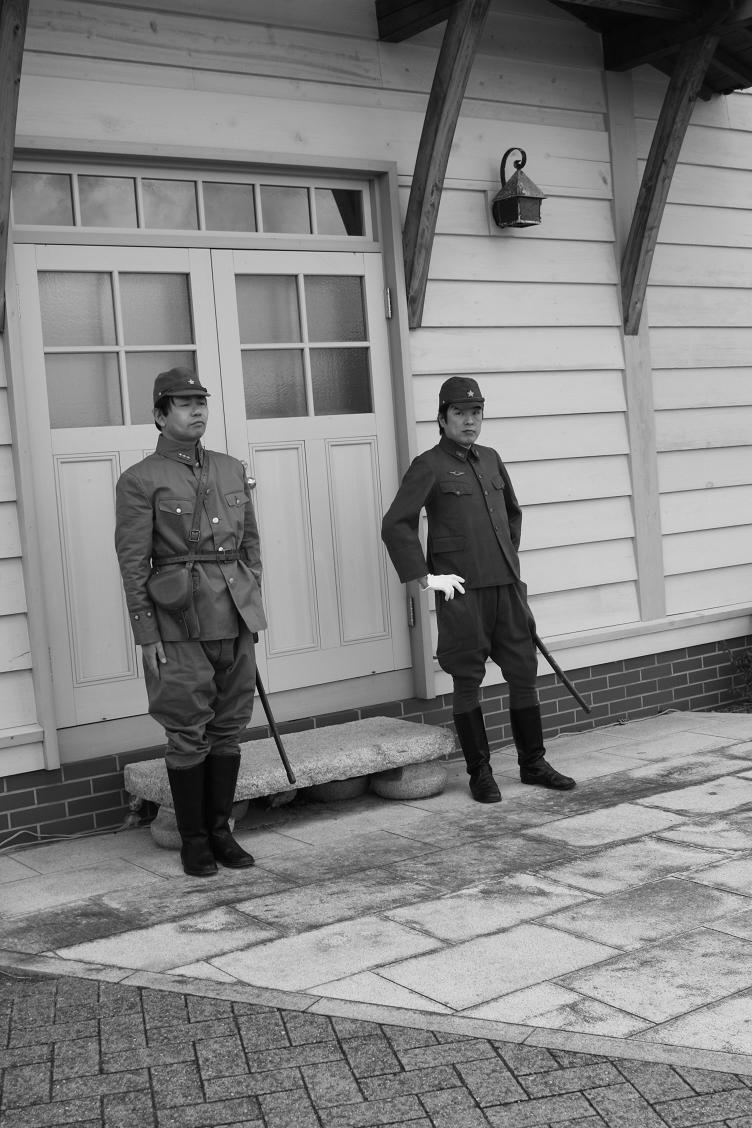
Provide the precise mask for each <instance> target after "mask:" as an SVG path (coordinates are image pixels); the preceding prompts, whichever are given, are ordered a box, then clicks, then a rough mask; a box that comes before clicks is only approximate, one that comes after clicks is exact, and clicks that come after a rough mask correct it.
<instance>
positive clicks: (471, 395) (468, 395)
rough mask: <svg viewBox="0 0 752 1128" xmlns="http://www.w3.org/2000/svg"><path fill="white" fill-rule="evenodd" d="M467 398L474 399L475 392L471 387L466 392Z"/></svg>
mask: <svg viewBox="0 0 752 1128" xmlns="http://www.w3.org/2000/svg"><path fill="white" fill-rule="evenodd" d="M467 398H468V399H475V392H474V391H473V389H472V388H471V389H470V391H469V392H468V393H467Z"/></svg>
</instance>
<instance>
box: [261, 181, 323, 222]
mask: <svg viewBox="0 0 752 1128" xmlns="http://www.w3.org/2000/svg"><path fill="white" fill-rule="evenodd" d="M261 218H262V221H263V224H264V231H295V232H303V233H305V234H310V231H311V211H310V208H309V206H308V189H307V188H289V187H287V186H279V187H271V186H270V185H268V184H262V186H261Z"/></svg>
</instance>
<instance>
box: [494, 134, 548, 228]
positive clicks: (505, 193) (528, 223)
mask: <svg viewBox="0 0 752 1128" xmlns="http://www.w3.org/2000/svg"><path fill="white" fill-rule="evenodd" d="M514 152H517V153H521V154H522V159H521V160H516V161H515V162H514V167H515V168H516V169H517V171H516V172H515V173H513V175H512V176H510V178H509V180H507V178H506V163H507V159H508V157H509V155H510V153H514ZM526 162H527V154H526V152H525V150H524V149H518V148H516V146H515V147H514V148H511V149H507V151H506V153H505V154H504V156H503V157H502V158H501V167H500V169H499V175H500V177H501V191H500V192H497V193H496V195H495V196H494V198H493V203H492V204H491V212H492V214H493V217H494V223H495V224H496V226H497V227H534V226H535V224H536V223H540V221H541V214H540V212H541V200H545V198H546V197H545V195H544V194H543V192H541V190H540V188H538V187H537V185H535V184H533V182H532V180H531V179H530V177H529V176H525V173H524V172H523V171H522V169H523V168H524V167H525V164H526Z"/></svg>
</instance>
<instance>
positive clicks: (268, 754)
mask: <svg viewBox="0 0 752 1128" xmlns="http://www.w3.org/2000/svg"><path fill="white" fill-rule="evenodd" d="M282 742H283V744H284V748H285V751H286V752H287V757H288V759H289V761H290V766H291V767H292V770H293V772H294V774H295V783H294V784H291V783H290V782H289V780H288V778H287V773H286V772H285V769H284V767H283V765H282V761H281V760H280V757H279V752H278V751H277V746H276V744H275V743H274V740H273V739H272V738H271V737H269V738H267V739H265V740H252V741H248V742H247V743H245V744H243V745H242V746H241V763H240V772H239V774H238V783H237V787H236V788H235V799H236V801H240V800H245V799H256V798H259V797H262V796H267V795H276V794H279V793H280V792H284V791H289V790H290V789H291V788H293V787H294V788H301V787H312V786H314V785H316V784H322V783H329V782H331V781H332V780H342V779H351V778H353V777H354V776H373V775H375V774H377V773H381V772H393V771H394V769H400V768H405V767H408V766H410V765H413V764H424V763H426V762H428V761H432V760H440V759H445V758H447V757H448V756H450V755H451V754H452V752H453V751H454V737H453V735H452V733H451V731H450V730H448V729H444V728H440V727H439V726H437V725H423V724H418V723H416V722H415V721H403V720H400V719H398V718H394V717H368V718H366V719H364V720H360V721H348V722H346V723H345V724H342V725H326V726H325V727H323V728H314V729H306V730H305V731H303V732H293V733H288V734H287V735H285V736H283V738H282ZM124 774H125V789H126V791H128V792H129V793H130V795H132V796H135V797H138V798H140V799H148V800H150V801H151V802H152V803H159V804H160V805H165V806H168V807H170V808H171V807H172V796H171V794H170V785H169V782H168V779H167V769H166V767H165V762H164V760H162V759H158V760H142V761H139V762H138V763H134V764H127V765H126V767H125V773H124ZM385 778H388V777H385ZM393 778H395V779H396V778H397V777H396V776H395V777H393ZM416 782H417V779H416ZM442 786H443V785H442ZM438 790H439V791H440V790H442V788H441V787H440V788H439V789H438ZM428 794H437V790H436V786H435V780H434V785H433V787H432V790H431V791H430V792H428ZM394 797H395V798H397V797H399V798H403V797H404V798H407V796H396V795H395V796H394ZM410 797H411V798H418V796H417V795H415V794H413V795H411V796H410Z"/></svg>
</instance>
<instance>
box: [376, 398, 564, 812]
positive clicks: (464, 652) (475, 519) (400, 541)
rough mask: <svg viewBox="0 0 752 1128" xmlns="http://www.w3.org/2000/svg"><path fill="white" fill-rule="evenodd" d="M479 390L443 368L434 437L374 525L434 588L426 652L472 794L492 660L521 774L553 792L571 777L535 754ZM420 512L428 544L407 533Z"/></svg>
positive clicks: (482, 796)
mask: <svg viewBox="0 0 752 1128" xmlns="http://www.w3.org/2000/svg"><path fill="white" fill-rule="evenodd" d="M484 402H485V401H484V399H483V396H482V395H481V392H480V388H479V387H478V384H477V383H476V381H475V380H472V379H470V378H467V377H464V376H452V377H451V378H450V379H449V380H446V381H445V382H444V384H443V385H442V387H441V391H440V392H439V413H438V420H437V421H438V424H439V431H440V432H441V439H440V441H439V443H438V444H437V445H436V446H435V447H432V448H431V450H428V451H426V452H425V453H424V454H421V455H418V457H417V458H416V459H414V460H413V462H412V464H411V465H410V467H409V469H408V471H407V473H406V474H405V477H404V478H403V480H402V484H401V486H400V488H399V490H398V492H397V496H396V497H395V499H394V501H393V502H392V504H391V506H390V508H389V511H388V512H387V514H386V516H385V517H384V520H383V523H382V530H381V535H382V538H383V540H384V543H385V544H386V547H387V549H388V551H389V555H390V557H391V559H392V563H393V564H394V567H395V568H396V570H397V573H398V575H399V578H400V580H402V582H403V583H407V582H408V581H409V580H418V581H419V582H420V585H421V587H422V588H424V589H425V588H431V589H432V590H433V591H435V592H436V617H437V621H438V628H439V638H438V645H437V648H436V657H437V659H438V662H439V665H440V666H441V668H442V670H445V671H446V672H447V673H448V674H451V676H452V682H453V689H454V693H453V714H454V724H455V728H456V729H457V735H458V737H459V741H460V746H461V748H462V752H463V755H464V757H465V762H466V764H467V771H468V774H469V776H470V792H471V794H472V796H473V798H474V799H475V800H477V802H479V803H498V802H499V801H500V799H501V794H500V792H499V788H498V786H497V784H496V781H495V779H494V778H493V773H492V771H491V765H490V757H489V749H488V739H487V736H486V729H485V724H484V721H483V712H482V709H481V706H480V685H481V682H482V681H483V676H484V674H485V672H486V660H487V659H488V658H489V657H491V658H492V659H493V660H494V662H496V663H497V665H498V666H499V667H500V668H501V672H502V674H503V675H504V678H505V680H506V682H507V685H508V686H509V718H510V722H511V726H512V735H513V737H514V742H515V745H516V747H517V760H518V764H519V768H520V779H521V780H522V782H523V783H530V784H538V785H539V786H541V787H550V788H555V789H557V790H569V789H570V788H572V787H574V786H575V781H574V780H573V779H571V778H570V777H569V776H564V775H561V773H560V772H557V771H556V769H555V768H553V767H552V766H551V764H549V763H548V761H547V760H546V759H545V755H546V750H545V747H544V744H543V729H542V724H541V714H540V706H539V703H538V691H537V688H536V677H537V670H538V662H537V657H536V651H535V642H534V638H533V635H534V632H535V623H534V621H533V619H532V615H531V613H530V610H529V608H528V606H527V597H526V595H527V593H526V588H525V585H524V584H523V583H522V581H521V579H520V565H519V558H518V555H517V550H518V548H519V544H520V532H521V529H522V512H521V510H520V507H519V505H518V503H517V498H516V497H515V494H514V490H513V488H512V483H511V481H510V479H509V475H508V473H507V470H506V467H505V466H504V463H503V462H502V461H501V458H500V457H499V455H498V454H497V453H496V451H495V450H492V449H491V448H490V447H483V446H478V445H477V439H478V436H479V435H480V430H481V425H482V422H483V405H484ZM423 508H425V510H426V513H427V515H428V551H427V554H426V555H424V554H423V549H422V547H421V543H420V539H419V536H418V519H419V516H420V511H421V509H423Z"/></svg>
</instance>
